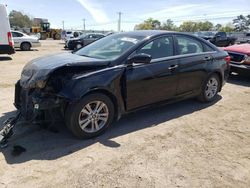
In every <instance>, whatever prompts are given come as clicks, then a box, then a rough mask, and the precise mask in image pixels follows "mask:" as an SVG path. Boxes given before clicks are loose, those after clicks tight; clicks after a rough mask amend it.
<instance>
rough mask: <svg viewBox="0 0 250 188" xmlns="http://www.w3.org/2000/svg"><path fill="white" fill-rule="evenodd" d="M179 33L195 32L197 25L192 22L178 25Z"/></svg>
mask: <svg viewBox="0 0 250 188" xmlns="http://www.w3.org/2000/svg"><path fill="white" fill-rule="evenodd" d="M179 29H180V31H183V32H195V31H197V30H198V29H197V23H196V22H193V21H185V22H183V23H182V24H181V25H180V28H179Z"/></svg>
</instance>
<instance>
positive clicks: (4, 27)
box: [0, 4, 15, 54]
mask: <svg viewBox="0 0 250 188" xmlns="http://www.w3.org/2000/svg"><path fill="white" fill-rule="evenodd" d="M14 53H15V50H14V42H13V39H12V35H11V31H10V22H9V18H8V14H7V10H6V6H5V5H2V4H0V54H14Z"/></svg>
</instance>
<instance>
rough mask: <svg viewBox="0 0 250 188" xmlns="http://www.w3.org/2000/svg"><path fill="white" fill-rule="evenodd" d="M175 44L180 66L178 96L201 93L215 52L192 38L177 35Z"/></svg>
mask: <svg viewBox="0 0 250 188" xmlns="http://www.w3.org/2000/svg"><path fill="white" fill-rule="evenodd" d="M175 42H176V51H177V56H176V58H177V59H178V65H179V68H178V70H177V74H178V75H179V84H178V88H177V95H188V94H192V93H195V92H196V91H199V89H200V88H201V85H202V83H203V81H204V80H205V79H206V77H207V74H208V73H207V66H208V64H209V63H212V61H213V57H212V54H213V53H215V52H213V49H210V50H209V46H207V45H206V44H205V43H204V44H203V43H202V41H199V40H198V39H196V38H194V37H191V36H186V35H175ZM204 45H206V46H204ZM208 51H210V52H208Z"/></svg>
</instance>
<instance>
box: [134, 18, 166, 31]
mask: <svg viewBox="0 0 250 188" xmlns="http://www.w3.org/2000/svg"><path fill="white" fill-rule="evenodd" d="M160 28H161V22H160V21H159V20H155V19H153V18H149V19H147V20H145V21H144V22H143V23H141V24H139V25H136V26H135V30H157V29H160Z"/></svg>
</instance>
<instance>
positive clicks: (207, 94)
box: [198, 74, 221, 102]
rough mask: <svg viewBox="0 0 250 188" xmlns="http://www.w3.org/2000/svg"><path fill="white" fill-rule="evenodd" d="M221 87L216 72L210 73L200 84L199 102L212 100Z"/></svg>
mask: <svg viewBox="0 0 250 188" xmlns="http://www.w3.org/2000/svg"><path fill="white" fill-rule="evenodd" d="M220 87H221V81H220V79H219V77H218V75H217V74H212V75H211V76H209V77H208V78H207V80H206V81H205V82H204V84H203V86H202V91H201V94H200V95H199V97H198V100H199V101H201V102H212V101H214V100H215V98H216V96H217V94H218V92H219V89H220Z"/></svg>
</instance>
